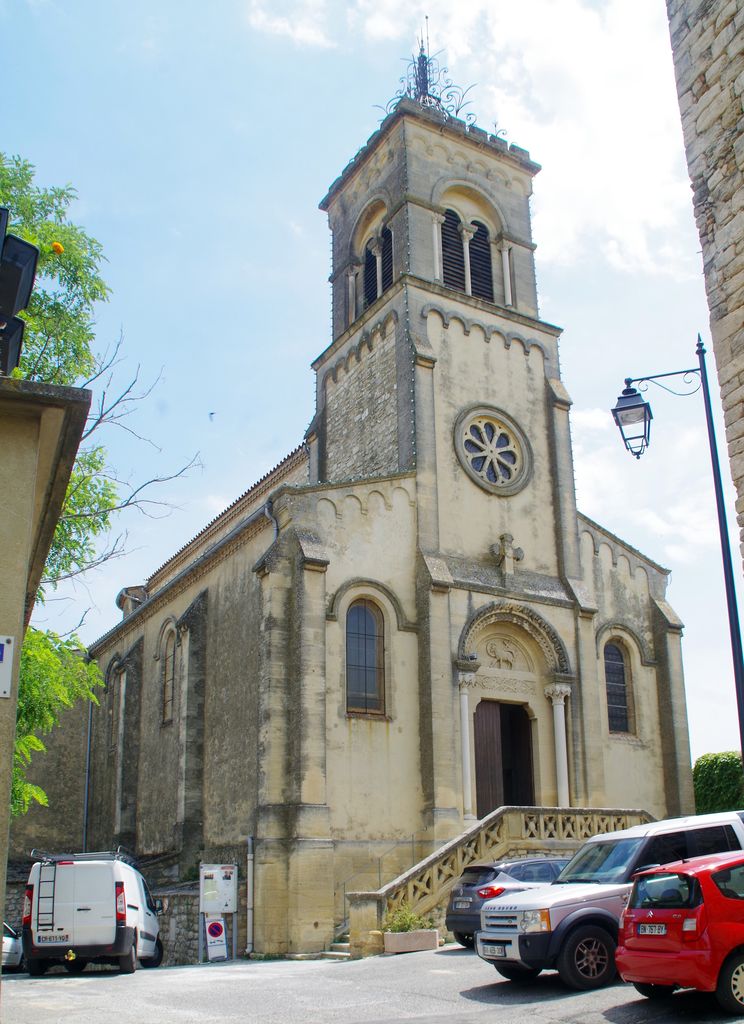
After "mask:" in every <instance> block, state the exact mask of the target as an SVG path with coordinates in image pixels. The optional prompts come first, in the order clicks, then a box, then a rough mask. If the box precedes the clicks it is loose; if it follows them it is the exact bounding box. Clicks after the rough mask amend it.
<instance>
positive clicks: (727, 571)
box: [612, 334, 744, 753]
mask: <svg viewBox="0 0 744 1024" xmlns="http://www.w3.org/2000/svg"><path fill="white" fill-rule="evenodd" d="M695 352H696V353H697V357H698V365H697V366H695V367H693V368H692V369H689V370H675V371H673V372H672V373H657V374H654V375H652V376H648V377H626V378H625V388H624V390H623V392H622V394H621V395H620V396H619V398H618V400H617V404H616V405H615V408H614V409H613V410H612V415H613V417H614V419H615V423H617V425H618V428H619V430H620V434H621V435H622V439H623V442H624V444H625V447H626V448H627V449H628V451H629V452H631V454H633V455H635V457H636V458H637V459H640V457H641V455H643V453H644V451H645V450H646V448H647V447H648V445H649V441H650V438H651V419H652V414H651V406H650V405H649V404H648V402H646V401H644V400H643V398H642V397H641V395H640V393H639V391H638V389H636V388H634V387H633V384H639V385H640V387H641V390H644V391H645V390H646V388H645V387H644V385H646V386H648V383H649V382H651V381H653V382H654V383H658V382H659V381H660V380H662V379H663V378H666V377H683V378H684V380H685V383H687V384H689V383H691V382H692V381H693V380H698V381H699V384H698V385H697V387H695V388H694V389H693V390H692V391H687V392H677V391H672V389H671V388H667V387H666V386H665V385H664V384H659V387H662V388H664V390H665V391H670V392H671V393H672V394H687V395H691V394H693V393H694V392H695V391H697V390H698V388H700V389H702V392H703V400H704V403H705V419H706V423H707V426H708V445H709V448H710V461H711V467H712V469H713V486H714V489H715V493H716V509H717V511H718V532H719V534H720V537H721V557H722V559H723V577H724V580H725V582H726V605H727V608H728V620H729V633H730V635H731V656H732V659H733V663H734V686H735V688H736V706H737V709H738V713H739V741H740V744H741V749H742V752H743V753H744V657H743V654H742V643H741V628H740V626H739V611H738V608H737V604H736V589H735V587H734V569H733V563H732V561H731V545H730V543H729V535H728V527H727V525H726V508H725V505H724V502H723V484H722V483H721V467H720V465H719V462H718V448H717V446H716V433H715V429H714V427H713V410H712V408H711V404H710V388H709V387H708V373H707V371H706V368H705V349H704V347H703V341H702V338H701V337H700V335H699V334H698V340H697V347H696V349H695Z"/></svg>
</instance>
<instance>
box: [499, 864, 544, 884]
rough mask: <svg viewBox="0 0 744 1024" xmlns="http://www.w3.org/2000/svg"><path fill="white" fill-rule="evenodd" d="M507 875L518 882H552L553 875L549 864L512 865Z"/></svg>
mask: <svg viewBox="0 0 744 1024" xmlns="http://www.w3.org/2000/svg"><path fill="white" fill-rule="evenodd" d="M509 874H510V875H511V876H512V878H516V879H517V881H519V882H552V881H553V879H554V878H555V874H554V873H553V871H552V870H551V867H550V864H547V863H545V862H543V863H542V864H529V863H527V864H513V865H512V866H511V867H510V868H509Z"/></svg>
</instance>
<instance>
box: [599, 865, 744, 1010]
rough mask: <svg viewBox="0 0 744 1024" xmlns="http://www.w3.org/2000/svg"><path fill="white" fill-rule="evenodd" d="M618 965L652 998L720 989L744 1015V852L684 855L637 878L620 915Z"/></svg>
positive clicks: (729, 1006) (724, 1000) (726, 1004)
mask: <svg viewBox="0 0 744 1024" xmlns="http://www.w3.org/2000/svg"><path fill="white" fill-rule="evenodd" d="M616 961H617V969H618V971H619V973H620V976H621V977H622V978H623V980H624V981H630V982H632V983H633V984H634V985H635V987H636V988H637V989H638V991H639V992H640V993H641V995H644V996H648V997H649V998H651V999H654V998H658V997H663V996H668V995H671V994H672V992H674V990H675V989H677V988H694V989H698V990H699V991H701V992H715V994H716V998H717V999H718V1002H719V1003H720V1004H721V1006H722V1007H723V1009H724V1010H727V1011H728V1012H729V1013H735V1014H744V852H739V853H718V854H713V855H710V856H707V857H693V858H691V859H690V860H679V861H675V862H674V863H672V864H665V865H664V866H663V867H657V868H653V869H651V870H649V871H643V872H641V873H640V874H638V875H636V876H635V883H634V885H633V889H632V891H631V894H630V898H629V899H628V905H627V907H626V908H625V910H624V911H623V914H622V916H621V918H620V934H619V936H618V947H617V953H616Z"/></svg>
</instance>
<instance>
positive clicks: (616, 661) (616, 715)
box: [604, 643, 630, 732]
mask: <svg viewBox="0 0 744 1024" xmlns="http://www.w3.org/2000/svg"><path fill="white" fill-rule="evenodd" d="M604 665H605V684H606V686H607V720H608V723H609V727H610V732H630V716H629V714H628V685H627V680H626V673H625V657H624V655H623V652H622V649H621V648H620V647H619V646H618V645H617V644H613V643H609V644H605V649H604Z"/></svg>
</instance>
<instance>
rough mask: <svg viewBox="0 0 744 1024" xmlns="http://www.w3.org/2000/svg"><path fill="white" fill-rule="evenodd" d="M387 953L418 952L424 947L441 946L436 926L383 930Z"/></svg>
mask: <svg viewBox="0 0 744 1024" xmlns="http://www.w3.org/2000/svg"><path fill="white" fill-rule="evenodd" d="M383 937H384V939H385V952H386V953H417V952H419V950H422V949H438V948H439V932H438V931H437V929H436V928H419V929H417V930H416V931H413V932H383Z"/></svg>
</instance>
